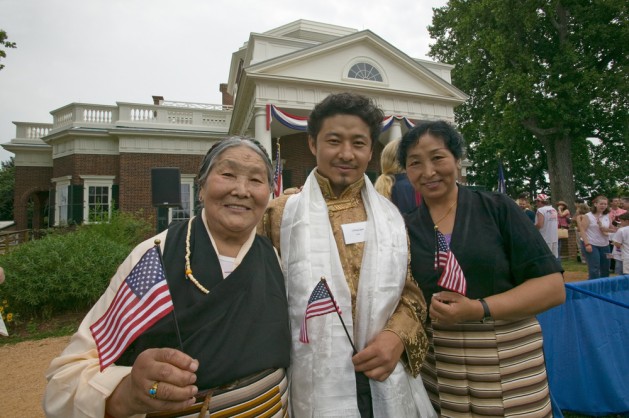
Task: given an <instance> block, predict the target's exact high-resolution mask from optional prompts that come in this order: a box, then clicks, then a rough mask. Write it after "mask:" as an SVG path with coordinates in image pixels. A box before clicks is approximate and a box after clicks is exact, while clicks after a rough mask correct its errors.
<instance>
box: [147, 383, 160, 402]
mask: <svg viewBox="0 0 629 418" xmlns="http://www.w3.org/2000/svg"><path fill="white" fill-rule="evenodd" d="M157 385H159V382H155V383H153V385H152V386H151V388H150V389H149V396H150V397H151V399H156V398H157Z"/></svg>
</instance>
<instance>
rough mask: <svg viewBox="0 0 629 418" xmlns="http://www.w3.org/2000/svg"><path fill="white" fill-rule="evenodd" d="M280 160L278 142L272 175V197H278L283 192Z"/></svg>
mask: <svg viewBox="0 0 629 418" xmlns="http://www.w3.org/2000/svg"><path fill="white" fill-rule="evenodd" d="M282 183H283V182H282V158H281V157H280V142H279V141H278V142H277V155H276V157H275V174H274V175H273V197H279V196H280V195H281V194H282V192H283V191H284V184H282Z"/></svg>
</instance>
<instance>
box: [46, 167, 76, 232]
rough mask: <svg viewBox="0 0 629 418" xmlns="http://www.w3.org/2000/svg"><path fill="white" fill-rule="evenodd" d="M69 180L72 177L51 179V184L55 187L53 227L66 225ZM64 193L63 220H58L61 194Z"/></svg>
mask: <svg viewBox="0 0 629 418" xmlns="http://www.w3.org/2000/svg"><path fill="white" fill-rule="evenodd" d="M70 180H72V176H62V177H55V178H53V179H51V182H52V183H54V185H55V221H54V225H55V226H58V225H61V224H62V223H63V224H64V225H66V224H67V223H68V205H69V202H68V186H70ZM64 192H65V205H64V206H63V207H64V208H65V212H64V214H65V216H64V219H63V220H62V219H60V217H59V216H60V215H61V202H62V199H61V197H62V194H63V193H64Z"/></svg>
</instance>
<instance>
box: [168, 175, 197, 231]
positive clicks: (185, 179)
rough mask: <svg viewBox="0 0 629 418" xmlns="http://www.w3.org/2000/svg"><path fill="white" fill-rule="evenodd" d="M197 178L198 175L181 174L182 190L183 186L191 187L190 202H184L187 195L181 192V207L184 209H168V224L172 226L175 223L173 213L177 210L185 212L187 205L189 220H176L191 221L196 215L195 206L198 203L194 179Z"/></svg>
mask: <svg viewBox="0 0 629 418" xmlns="http://www.w3.org/2000/svg"><path fill="white" fill-rule="evenodd" d="M195 178H196V174H181V184H180V190H181V189H182V188H183V186H188V187H189V193H188V202H186V201H185V200H184V196H185V194H184V193H183V190H181V206H182V208H172V207H171V208H168V223H169V224H170V223H171V222H172V221H173V212H174V211H175V210H179V211H182V210H183V211H185V209H186V207H185V204H186V203H187V205H188V208H187V209H188V214H187V215H188V217H187V218H178V219H176V220H184V219H190V217H191V216H192V215H193V214H194V204H195V202H196V196H195V195H194V179H195Z"/></svg>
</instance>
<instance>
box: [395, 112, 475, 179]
mask: <svg viewBox="0 0 629 418" xmlns="http://www.w3.org/2000/svg"><path fill="white" fill-rule="evenodd" d="M425 134H430V135H433V136H436V137H437V138H440V139H442V140H443V143H444V144H445V146H446V147H447V148H448V150H450V152H451V153H452V155H454V158H455V159H457V160H460V159H461V158H463V150H464V148H465V141H464V140H463V136H461V134H460V133H459V132H458V131H457V130H456V129H455V128H454V126H452V125H451V124H450V123H448V122H446V121H444V120H435V121H428V122H422V123H420V124H419V125H417V126H415V127H414V128H413V129H411V130H409V131H408V132H406V133H405V134H404V136H403V137H402V141H401V142H400V146H399V148H398V151H397V158H398V162H399V163H400V166H401V167H405V168H406V157H407V156H408V150H409V148H411V147H412V146H414V145H415V144H417V142H418V141H419V138H421V137H422V136H423V135H425Z"/></svg>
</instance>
